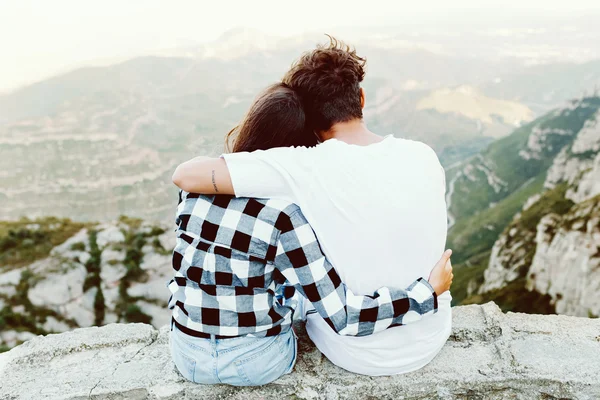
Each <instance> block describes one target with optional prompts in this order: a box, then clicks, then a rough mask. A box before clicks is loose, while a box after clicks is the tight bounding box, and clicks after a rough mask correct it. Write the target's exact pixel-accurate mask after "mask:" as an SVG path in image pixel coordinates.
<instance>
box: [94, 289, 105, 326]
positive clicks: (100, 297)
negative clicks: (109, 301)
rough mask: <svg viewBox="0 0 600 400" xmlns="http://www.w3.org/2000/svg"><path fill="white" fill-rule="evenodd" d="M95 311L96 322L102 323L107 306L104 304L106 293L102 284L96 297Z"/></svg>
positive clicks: (97, 323)
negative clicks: (103, 291)
mask: <svg viewBox="0 0 600 400" xmlns="http://www.w3.org/2000/svg"><path fill="white" fill-rule="evenodd" d="M94 311H95V324H96V325H102V323H103V322H104V316H105V313H106V306H105V304H104V293H102V288H101V287H100V286H98V291H97V292H96V297H95V298H94Z"/></svg>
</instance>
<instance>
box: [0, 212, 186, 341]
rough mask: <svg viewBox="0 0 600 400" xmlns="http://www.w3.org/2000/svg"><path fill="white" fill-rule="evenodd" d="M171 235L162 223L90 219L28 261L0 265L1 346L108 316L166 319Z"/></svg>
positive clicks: (160, 323)
mask: <svg viewBox="0 0 600 400" xmlns="http://www.w3.org/2000/svg"><path fill="white" fill-rule="evenodd" d="M30 229H32V232H36V227H34V226H32V227H30ZM174 239H175V238H174V235H173V232H172V231H170V230H169V229H168V228H167V227H165V226H159V225H155V224H148V223H146V222H142V221H141V220H135V219H127V218H122V219H120V220H118V221H114V222H111V223H102V224H89V227H87V228H84V229H81V230H79V231H76V232H75V234H74V235H72V236H70V237H69V238H67V239H66V240H65V241H64V242H63V243H62V244H60V245H57V246H55V247H53V248H52V249H51V250H50V251H49V254H48V255H47V256H46V257H44V258H42V259H40V260H37V261H35V262H32V263H31V264H28V265H25V266H22V267H18V268H14V269H12V267H11V266H10V265H1V264H0V331H2V333H1V334H0V347H2V346H6V347H9V348H10V347H13V346H15V345H17V344H19V343H21V342H23V341H25V340H28V339H29V338H30V337H31V336H32V335H31V334H32V333H34V334H46V333H60V332H65V331H68V330H71V329H73V328H78V327H89V326H94V325H100V324H108V323H113V322H146V323H151V324H152V325H153V326H154V327H156V328H158V327H160V326H163V325H165V324H166V323H167V322H168V321H169V312H168V310H167V307H166V306H167V304H166V303H167V300H168V298H169V295H170V293H169V291H168V289H167V287H166V282H167V281H168V280H169V278H170V277H171V275H172V273H171V271H172V269H171V252H170V250H167V249H172V248H173V246H174ZM33 336H35V335H33Z"/></svg>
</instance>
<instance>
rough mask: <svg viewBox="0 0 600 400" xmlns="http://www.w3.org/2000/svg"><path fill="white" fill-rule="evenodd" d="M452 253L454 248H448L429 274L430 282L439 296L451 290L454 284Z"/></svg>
mask: <svg viewBox="0 0 600 400" xmlns="http://www.w3.org/2000/svg"><path fill="white" fill-rule="evenodd" d="M451 255H452V250H446V251H445V252H444V254H442V258H441V259H440V261H438V262H437V264H435V267H433V270H432V271H431V274H430V275H429V279H428V281H429V284H430V285H431V286H432V287H433V290H435V294H437V295H438V296H439V295H441V294H442V293H444V292H445V291H447V290H450V286H451V285H452V279H453V278H454V274H453V273H452V263H451V262H450V256H451Z"/></svg>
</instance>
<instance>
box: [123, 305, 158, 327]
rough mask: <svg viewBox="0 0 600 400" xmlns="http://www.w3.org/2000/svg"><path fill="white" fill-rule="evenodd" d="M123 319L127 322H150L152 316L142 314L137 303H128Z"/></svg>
mask: <svg viewBox="0 0 600 400" xmlns="http://www.w3.org/2000/svg"><path fill="white" fill-rule="evenodd" d="M125 320H126V321H127V322H143V323H145V324H150V323H151V322H152V317H150V316H149V315H147V314H144V313H143V312H142V310H141V309H140V308H139V307H138V306H137V305H135V304H130V305H128V306H127V309H126V310H125Z"/></svg>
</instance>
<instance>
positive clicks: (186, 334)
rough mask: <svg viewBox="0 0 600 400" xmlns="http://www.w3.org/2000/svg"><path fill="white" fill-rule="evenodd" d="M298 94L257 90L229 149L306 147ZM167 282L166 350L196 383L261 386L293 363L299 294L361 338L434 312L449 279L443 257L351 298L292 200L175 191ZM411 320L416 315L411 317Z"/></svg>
mask: <svg viewBox="0 0 600 400" xmlns="http://www.w3.org/2000/svg"><path fill="white" fill-rule="evenodd" d="M307 137H310V136H309V135H306V132H305V115H304V111H303V109H302V106H301V102H300V99H299V97H298V96H297V94H296V93H295V92H294V91H292V90H291V89H289V88H288V87H287V86H285V85H284V84H276V85H273V86H271V87H269V88H268V89H267V90H265V91H264V92H263V93H262V94H261V95H260V96H259V97H258V98H257V99H256V100H255V102H254V103H253V104H252V106H251V107H250V110H249V112H248V114H247V115H246V117H245V118H244V120H243V122H242V123H241V124H240V125H239V126H238V127H236V128H234V129H233V130H232V131H231V132H230V133H229V135H228V137H227V142H228V144H232V147H233V148H232V150H233V152H241V151H254V150H260V149H262V150H266V149H269V148H273V147H282V146H311V145H315V144H316V138H315V139H314V140H313V139H306V138H307ZM177 225H178V228H177V244H176V247H175V250H174V252H173V268H174V270H175V277H174V278H173V279H172V280H171V281H170V283H169V289H170V290H171V292H172V296H171V299H170V300H169V308H170V309H172V310H173V318H172V323H171V329H172V334H171V353H172V357H173V360H174V362H175V365H176V366H177V368H178V370H179V371H180V372H181V374H182V375H183V376H184V377H185V378H187V379H189V380H191V381H194V382H197V383H205V384H216V383H225V384H230V385H236V386H251V385H263V384H266V383H269V382H272V381H274V380H275V379H277V378H279V377H280V376H282V375H284V374H286V373H289V372H290V371H291V370H292V369H293V366H294V364H295V361H296V356H297V354H296V350H297V347H296V340H297V339H296V337H295V334H294V332H293V329H292V320H293V314H294V312H295V311H296V309H297V307H298V297H297V296H296V295H295V293H296V291H298V292H299V293H300V294H301V295H302V296H304V297H305V298H306V299H308V300H309V301H310V302H312V305H313V307H314V309H315V310H316V312H318V313H319V314H320V315H321V316H322V317H323V319H324V320H325V321H326V322H327V324H328V325H329V326H330V327H331V328H332V329H333V330H335V331H336V332H338V333H339V334H342V335H356V336H362V335H368V334H372V333H374V332H377V331H380V330H383V329H385V328H387V327H390V326H394V325H398V324H402V323H403V316H404V315H406V314H407V313H409V312H410V313H411V318H410V322H414V321H417V320H419V319H421V317H422V316H424V315H426V314H430V313H434V312H436V311H437V301H436V299H437V295H439V294H441V293H443V292H445V291H446V290H448V289H449V287H450V284H451V281H452V277H453V275H452V268H451V266H450V263H449V262H448V261H449V257H450V255H451V252H450V251H447V252H446V253H444V256H443V257H442V259H441V260H440V261H439V262H438V263H437V264H436V266H435V268H434V269H433V271H432V273H431V276H430V277H429V282H428V281H427V280H425V279H424V278H419V279H417V280H416V281H414V282H413V283H412V284H411V285H410V286H409V287H408V288H406V289H404V290H401V289H392V288H386V287H384V288H381V289H379V290H378V291H376V292H375V293H374V294H373V295H371V296H357V295H354V294H353V293H352V292H351V291H350V290H349V289H348V288H346V287H345V285H343V283H342V282H341V280H340V278H339V276H338V274H337V273H336V272H335V270H334V269H333V268H332V266H331V264H330V263H329V262H328V261H327V260H326V259H325V256H324V255H323V253H322V251H321V248H320V246H319V243H318V241H317V239H316V237H315V234H314V232H313V231H312V229H311V228H310V226H309V225H308V222H307V221H306V219H305V218H304V216H303V215H302V213H301V212H300V209H299V208H298V207H297V206H296V205H294V204H291V203H287V202H284V201H280V200H269V199H262V200H259V199H248V198H233V197H232V196H224V195H216V196H202V195H198V194H192V193H186V192H181V193H180V204H179V206H178V211H177ZM415 315H417V317H415Z"/></svg>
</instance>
